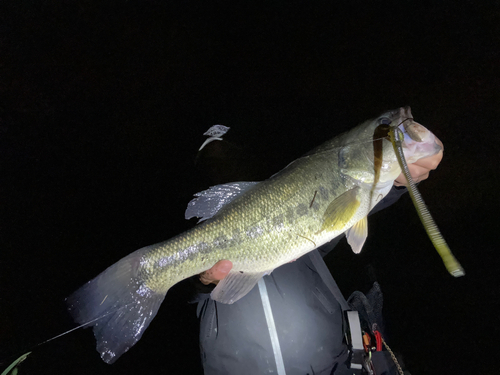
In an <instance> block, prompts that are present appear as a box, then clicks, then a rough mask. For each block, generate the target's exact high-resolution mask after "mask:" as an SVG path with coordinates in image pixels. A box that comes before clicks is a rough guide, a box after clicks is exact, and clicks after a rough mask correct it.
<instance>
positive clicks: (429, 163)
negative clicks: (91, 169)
mask: <svg viewBox="0 0 500 375" xmlns="http://www.w3.org/2000/svg"><path fill="white" fill-rule="evenodd" d="M435 141H436V143H437V144H438V145H439V146H441V150H440V151H439V152H438V153H437V154H435V155H431V156H426V157H425V158H422V159H419V160H417V161H416V162H415V163H413V164H414V165H420V166H421V167H424V168H427V169H428V170H434V169H436V168H437V166H438V165H439V163H441V160H443V150H444V145H443V142H441V141H440V140H439V139H438V138H437V137H436V139H435Z"/></svg>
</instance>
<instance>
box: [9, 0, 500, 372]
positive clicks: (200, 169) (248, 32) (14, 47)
mask: <svg viewBox="0 0 500 375" xmlns="http://www.w3.org/2000/svg"><path fill="white" fill-rule="evenodd" d="M381 3H382V2H367V1H366V2H362V1H350V2H334V1H310V2H306V1H267V2H263V1H262V2H261V1H251V2H250V1H247V2H224V1H190V0H186V1H167V0H165V1H158V0H148V1H146V0H144V1H125V0H123V1H121V2H104V1H93V0H87V1H78V0H75V1H64V2H63V1H61V2H49V1H22V0H18V1H13V0H12V1H2V2H1V3H0V168H1V169H0V181H1V182H0V368H1V369H3V367H5V366H6V365H8V364H9V363H10V362H11V361H12V360H13V359H15V358H16V357H17V356H19V355H21V354H23V353H24V352H26V351H28V350H30V349H31V348H32V347H33V346H35V345H36V344H38V343H39V342H42V341H44V340H47V339H49V338H50V337H53V336H55V335H57V334H59V333H61V332H64V331H66V330H69V329H71V328H73V327H74V326H75V324H74V323H73V322H72V320H71V318H70V317H69V315H68V313H67V311H66V307H65V304H64V299H65V298H66V297H67V296H68V295H69V294H71V292H73V291H74V290H76V289H77V288H78V287H79V286H81V285H82V284H83V283H85V282H86V281H88V280H90V279H91V278H93V277H94V276H96V275H97V274H98V273H100V272H101V271H103V270H104V269H105V268H106V267H108V266H109V265H111V264H112V263H114V262H116V261H117V260H119V259H120V258H121V257H123V256H125V255H127V254H129V253H130V252H132V251H134V250H136V249H138V248H140V247H143V246H146V245H150V244H153V243H156V242H159V241H163V240H165V239H168V238H170V237H172V236H174V235H176V234H178V233H180V232H182V231H184V230H186V229H188V228H190V227H191V226H193V225H194V224H195V220H194V219H193V220H191V221H186V220H184V210H185V207H186V205H187V203H188V201H189V200H190V199H191V197H192V195H193V194H194V193H196V192H198V191H201V190H204V189H206V188H207V187H208V186H211V185H214V184H218V183H223V182H228V181H241V180H247V181H258V180H262V179H265V178H267V177H269V176H271V175H272V174H273V173H275V172H277V171H278V170H280V169H281V168H283V167H285V166H286V165H287V164H288V163H289V162H290V161H292V160H294V159H296V158H297V157H299V156H300V155H302V154H304V153H305V152H307V151H308V150H310V149H311V148H313V147H315V146H317V145H319V144H320V143H322V142H323V141H325V140H327V139H329V138H331V137H333V136H335V135H337V134H339V133H340V132H342V131H345V130H347V129H349V128H351V127H353V126H355V125H356V124H358V123H359V122H361V121H363V120H366V119H369V118H372V117H375V116H377V115H379V114H380V113H381V112H383V111H386V110H388V109H394V108H397V107H399V106H404V105H410V106H411V107H412V112H413V115H414V118H415V120H416V121H418V122H420V123H421V124H423V125H425V126H426V127H428V128H429V129H430V130H432V131H433V132H434V133H435V134H436V135H437V136H438V137H439V138H440V139H441V140H442V141H443V143H444V145H445V157H444V159H443V162H442V163H441V165H440V167H439V168H438V169H437V170H436V171H435V172H433V173H432V174H431V177H430V178H429V180H428V181H425V182H423V183H421V184H420V191H421V193H422V195H423V197H424V199H425V201H426V203H427V205H428V207H429V209H430V211H431V213H432V215H433V217H434V219H435V220H436V222H437V224H438V225H439V227H440V229H441V231H442V233H443V235H444V236H445V238H446V240H447V242H448V244H449V245H450V248H451V249H452V251H453V252H454V254H455V255H456V257H457V258H458V259H459V260H460V262H461V263H462V265H463V266H464V268H465V271H466V272H467V275H466V276H465V277H463V278H460V279H455V278H453V277H451V276H450V275H449V274H448V273H447V272H446V270H445V268H444V266H443V265H442V262H441V260H440V258H439V256H438V255H437V253H436V251H435V250H434V249H433V247H432V244H431V243H430V241H429V240H428V239H427V237H426V235H425V232H424V230H423V229H422V227H421V225H420V223H419V220H418V217H417V215H416V213H415V211H414V210H413V208H412V204H411V201H410V199H409V197H408V196H405V197H404V198H402V199H401V201H400V202H398V203H397V204H395V205H393V206H392V207H390V208H388V209H386V210H384V211H383V212H380V213H378V214H376V215H374V216H372V217H370V220H369V231H370V235H369V237H368V241H367V243H366V245H365V248H364V250H363V252H362V254H361V255H358V256H355V255H353V254H352V252H351V251H350V249H349V248H348V247H347V245H346V244H345V243H341V244H340V245H339V246H338V247H337V248H336V250H335V251H334V252H333V253H332V254H330V255H329V256H328V257H327V259H326V261H327V263H328V265H329V267H330V269H331V271H332V273H333V275H334V277H335V278H336V280H337V282H338V283H339V285H340V287H341V289H342V290H343V292H344V294H345V295H346V296H348V295H349V294H350V293H351V292H352V291H354V290H357V289H360V290H362V291H367V288H368V287H369V286H370V283H369V280H370V278H369V277H368V273H367V270H368V269H369V267H371V268H372V269H374V270H375V274H376V277H377V279H378V281H379V283H380V284H381V286H382V290H383V292H384V298H385V301H384V303H385V304H384V317H385V320H386V326H387V341H388V342H389V344H390V345H391V347H393V349H394V350H395V351H397V352H399V353H401V354H402V356H403V358H404V360H405V362H406V366H407V368H408V369H409V370H410V371H411V372H412V374H414V375H415V374H438V373H439V374H467V373H469V374H472V373H474V374H496V373H497V372H498V363H497V361H495V360H494V356H495V350H496V348H497V347H498V341H497V340H498V337H499V335H500V330H499V328H498V317H496V315H497V312H498V309H499V307H500V306H499V294H500V291H499V278H498V277H497V273H498V270H499V266H500V264H499V263H500V262H498V258H499V256H498V255H496V251H495V250H496V248H498V245H497V234H498V232H499V229H500V225H499V222H500V221H499V219H498V212H499V209H500V203H499V199H498V193H497V190H498V186H499V182H500V181H499V180H500V179H499V178H498V172H499V169H498V154H499V152H500V148H499V146H498V141H499V140H500V132H499V130H498V122H499V119H500V97H499V89H500V82H499V81H500V79H499V77H500V71H499V69H498V67H499V66H500V44H499V37H500V26H499V25H500V7H499V6H498V5H497V6H494V5H492V4H494V3H496V2H494V1H485V2H480V1H476V2H445V1H435V2H431V3H430V4H428V5H423V2H420V1H418V2H417V1H398V2H385V5H383V6H382V5H380V4H381ZM459 3H461V4H462V5H460V4H459ZM56 4H57V5H56ZM342 4H344V5H342ZM346 4H349V5H346ZM487 4H490V5H487ZM213 124H224V125H226V126H230V127H231V130H230V131H229V133H228V134H227V136H225V137H224V141H223V142H213V143H211V144H210V145H209V146H207V148H206V149H205V150H203V151H202V152H201V153H198V152H197V150H198V148H199V146H200V145H201V143H202V142H203V141H204V140H205V137H204V136H203V132H205V131H206V130H207V129H208V128H209V127H210V126H211V125H213ZM182 287H183V285H179V286H177V287H174V288H173V289H172V290H171V292H169V294H168V295H167V298H166V300H165V302H164V303H163V305H162V308H161V309H160V311H159V313H158V315H157V317H156V318H155V319H154V320H153V322H152V324H151V325H150V327H149V329H148V330H147V331H146V333H145V334H144V336H143V338H142V339H141V340H140V341H139V343H138V344H137V345H136V346H135V347H133V348H132V349H131V350H130V351H129V352H128V353H126V354H125V355H123V357H122V358H120V359H119V360H118V361H117V363H115V364H113V365H111V366H110V365H107V364H105V363H104V362H102V361H101V359H100V358H99V355H98V354H97V352H96V351H95V341H94V338H93V335H92V333H91V331H90V330H78V331H76V332H73V333H71V334H68V335H66V336H64V337H62V338H60V339H57V340H54V341H52V342H51V343H49V344H46V345H43V346H40V347H39V348H37V349H36V350H35V351H34V353H33V354H32V355H31V356H30V357H29V359H28V360H27V361H26V362H25V363H24V364H23V365H22V366H21V370H20V374H45V373H47V374H48V373H50V374H55V373H67V374H137V373H154V374H163V373H164V374H169V375H175V374H201V364H200V360H199V349H198V337H197V335H198V331H197V330H198V326H197V324H198V323H197V319H196V316H195V306H194V305H190V304H187V301H186V295H185V293H184V291H183V288H182ZM494 316H495V318H494Z"/></svg>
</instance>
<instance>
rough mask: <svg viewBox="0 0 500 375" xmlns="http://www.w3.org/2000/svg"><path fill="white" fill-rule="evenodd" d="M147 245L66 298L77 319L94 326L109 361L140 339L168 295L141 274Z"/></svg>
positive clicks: (103, 355)
mask: <svg viewBox="0 0 500 375" xmlns="http://www.w3.org/2000/svg"><path fill="white" fill-rule="evenodd" d="M146 249H147V248H144V249H140V250H137V251H135V252H133V253H132V254H130V255H128V256H126V257H125V258H123V259H121V260H120V261H118V262H117V263H115V264H113V265H112V266H111V267H109V268H108V269H106V270H105V271H104V272H102V273H101V274H100V275H98V276H97V277H96V278H94V279H92V280H90V281H89V282H87V283H86V284H85V285H83V286H82V287H81V288H80V289H78V290H77V291H76V292H74V293H73V294H72V295H70V296H69V297H68V298H67V299H66V303H67V306H68V310H69V312H70V314H71V315H72V317H73V319H74V320H75V322H77V323H78V324H82V325H85V324H87V323H88V325H87V327H86V328H88V327H93V331H94V336H95V338H96V341H97V345H96V349H97V351H98V352H99V354H100V355H101V358H102V360H103V361H104V362H106V363H109V364H111V363H113V362H115V361H116V360H117V359H118V358H119V357H120V356H121V355H122V354H123V353H125V352H126V351H127V350H129V349H130V348H131V347H132V346H133V345H134V344H135V343H137V341H139V340H140V338H141V336H142V334H143V333H144V331H145V330H146V328H147V327H148V326H149V323H151V320H153V318H154V317H155V315H156V313H157V312H158V308H159V307H160V305H161V303H162V302H163V299H164V298H165V295H166V292H165V293H156V292H154V291H152V290H151V289H150V288H148V287H147V286H146V285H145V283H144V282H143V281H142V280H141V279H140V277H139V276H138V269H139V266H140V260H141V257H142V255H143V254H144V252H145V250H146Z"/></svg>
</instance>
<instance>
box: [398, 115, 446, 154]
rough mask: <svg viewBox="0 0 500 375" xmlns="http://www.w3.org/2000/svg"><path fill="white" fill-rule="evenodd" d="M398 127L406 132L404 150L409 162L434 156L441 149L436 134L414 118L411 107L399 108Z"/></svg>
mask: <svg viewBox="0 0 500 375" xmlns="http://www.w3.org/2000/svg"><path fill="white" fill-rule="evenodd" d="M398 127H399V129H400V130H401V131H402V132H403V134H404V141H403V151H404V154H405V158H406V160H407V162H408V163H414V162H416V161H417V160H418V159H421V158H424V157H428V156H432V155H435V154H437V153H438V152H439V151H441V149H442V147H441V146H440V145H439V144H437V143H436V136H435V135H434V134H433V133H432V132H431V131H430V130H429V129H427V128H426V127H425V126H423V125H422V124H419V123H418V122H416V121H414V120H413V115H412V113H411V108H410V107H402V108H400V109H399V120H398Z"/></svg>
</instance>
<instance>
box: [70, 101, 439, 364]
mask: <svg viewBox="0 0 500 375" xmlns="http://www.w3.org/2000/svg"><path fill="white" fill-rule="evenodd" d="M387 125H391V126H398V127H399V129H400V130H401V132H402V134H403V135H404V139H403V141H402V146H403V152H404V156H405V158H406V160H407V162H408V163H413V162H415V161H417V160H418V159H420V158H423V157H427V156H430V155H434V154H436V153H438V152H439V151H440V150H441V147H440V146H439V145H438V143H436V141H435V136H434V134H432V132H430V131H429V130H428V129H426V128H425V127H424V126H423V125H421V124H419V123H417V122H415V121H414V120H413V116H412V114H411V109H410V108H409V107H404V108H398V109H396V110H391V111H387V112H385V113H383V114H382V115H380V116H378V117H376V118H374V119H371V120H368V121H365V122H363V123H361V124H360V125H358V126H356V127H354V128H353V129H351V130H350V131H347V132H345V133H343V134H341V135H339V136H337V137H335V138H333V139H331V140H329V141H327V142H325V143H323V144H322V145H320V146H319V147H317V148H315V149H313V150H312V151H310V152H308V153H307V154H305V155H303V156H302V157H300V158H298V159H297V160H295V161H293V162H291V163H290V164H289V165H288V166H286V167H285V168H284V169H283V170H281V171H279V172H278V173H276V174H274V175H272V176H271V177H270V178H269V179H267V180H264V181H260V182H247V181H245V182H233V183H227V184H222V185H217V186H213V187H211V188H209V189H207V190H205V191H202V192H200V193H197V194H196V195H195V198H194V199H193V200H192V201H191V202H189V204H188V207H187V209H186V214H185V216H186V218H188V219H189V218H192V217H198V218H199V219H200V221H199V222H198V224H197V225H196V226H194V227H193V228H191V229H189V230H187V231H186V232H184V233H181V234H179V235H177V236H175V237H173V238H170V239H168V240H166V241H164V242H160V243H157V244H154V245H150V246H146V247H144V248H141V249H139V250H136V251H135V252H133V253H131V254H129V255H127V256H125V257H124V258H122V259H121V260H119V261H118V262H117V263H115V264H113V265H112V266H110V267H109V268H107V269H106V270H105V271H103V272H102V273H101V274H99V275H98V276H97V277H95V278H94V279H92V280H90V281H89V282H87V283H86V284H84V285H83V286H82V287H81V288H80V289H78V290H77V291H76V292H74V293H73V294H72V295H70V296H69V297H68V298H67V301H66V302H67V305H68V309H69V312H70V314H71V315H72V317H73V319H74V320H75V321H76V322H77V323H78V324H80V325H86V326H87V327H91V326H92V327H93V331H94V336H95V338H96V342H97V345H96V349H97V351H98V352H99V353H100V356H101V358H102V359H103V361H104V362H106V363H109V364H111V363H114V362H115V361H116V360H117V359H118V358H119V357H120V356H121V355H122V354H123V353H125V352H126V351H128V350H129V349H130V348H131V347H132V346H133V345H134V344H136V343H137V341H139V340H140V338H141V336H142V334H143V333H144V331H145V330H146V329H147V327H148V325H149V324H150V322H151V321H152V319H153V318H154V317H155V315H156V313H157V311H158V309H159V307H160V305H161V304H162V302H163V300H164V298H165V295H166V293H167V292H168V290H169V289H170V288H171V287H172V286H173V285H175V284H176V283H178V282H180V281H181V280H184V279H186V278H189V277H191V276H194V275H197V274H199V273H201V272H203V271H206V270H207V269H210V268H211V267H212V266H213V265H214V264H215V263H217V262H218V261H220V260H222V259H227V260H230V261H231V262H232V263H233V268H232V270H231V272H230V273H229V274H228V276H227V277H225V278H224V279H223V280H221V281H220V282H219V283H218V284H217V286H216V287H215V289H214V290H213V291H212V293H211V298H212V299H214V300H215V301H218V302H221V303H226V304H231V303H234V302H236V301H238V300H239V299H240V298H243V297H244V296H245V295H246V294H247V293H248V292H249V291H250V290H251V289H252V288H253V287H254V286H255V284H256V283H257V282H258V280H259V279H260V278H261V277H263V276H264V275H268V274H270V273H271V272H272V271H273V270H274V269H275V268H277V267H279V266H281V265H283V264H285V263H288V262H291V261H293V260H295V259H297V258H299V257H301V256H302V255H304V254H306V253H308V252H310V251H312V250H314V249H316V248H317V247H319V246H321V245H323V244H325V243H327V242H329V241H330V240H332V239H333V238H335V237H337V236H339V235H341V234H342V233H345V235H346V238H347V241H348V243H349V245H350V246H351V248H352V250H353V251H354V252H355V253H359V252H360V251H361V249H362V247H363V244H364V242H365V240H366V238H367V235H368V229H367V228H368V226H367V216H368V214H369V212H370V210H371V209H372V208H373V207H374V206H375V205H376V204H377V203H378V202H380V201H381V200H382V199H383V198H384V197H385V196H386V195H387V194H388V192H389V191H390V190H391V188H392V186H393V183H394V180H395V179H396V178H397V177H398V176H399V175H400V173H401V168H400V166H399V163H398V160H397V157H396V154H395V152H394V149H393V146H392V144H391V141H390V140H389V139H388V137H386V136H380V137H379V136H378V135H377V129H379V128H380V126H387Z"/></svg>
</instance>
